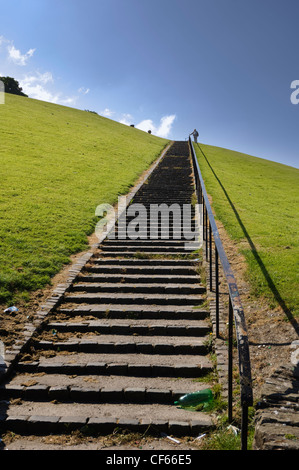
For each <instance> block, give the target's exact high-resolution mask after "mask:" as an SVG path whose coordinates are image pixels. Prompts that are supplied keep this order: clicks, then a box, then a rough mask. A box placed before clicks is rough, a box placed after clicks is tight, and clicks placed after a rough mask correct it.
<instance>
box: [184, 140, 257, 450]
mask: <svg viewBox="0 0 299 470" xmlns="http://www.w3.org/2000/svg"><path fill="white" fill-rule="evenodd" d="M189 145H190V148H191V155H192V161H193V168H194V175H195V185H196V193H197V198H198V202H199V203H200V204H202V206H203V211H202V213H203V237H204V240H205V249H206V259H207V260H208V261H209V269H210V276H209V281H210V290H211V291H212V290H213V248H212V245H213V243H212V239H213V241H214V259H215V264H214V269H215V294H216V296H215V300H216V337H218V338H219V336H220V335H219V302H220V296H219V260H220V262H221V265H222V269H223V273H224V276H225V278H226V282H227V286H228V291H229V314H228V419H229V422H232V419H233V417H232V393H233V373H232V372H233V371H232V368H233V324H234V325H235V334H236V339H237V347H238V357H239V375H240V386H241V390H240V396H241V407H242V423H241V444H242V450H246V449H247V434H248V407H249V406H252V405H253V393H252V379H251V366H250V356H249V340H248V334H247V327H246V322H245V315H244V310H243V307H242V302H241V298H240V294H239V291H238V287H237V283H236V280H235V277H234V273H233V271H232V269H231V266H230V264H229V261H228V259H227V256H226V253H225V250H224V248H223V245H222V242H221V239H220V236H219V232H218V228H217V225H216V222H215V218H214V215H213V212H212V208H211V205H210V202H209V199H208V194H207V191H206V188H205V184H204V180H203V177H202V174H201V171H200V168H199V164H198V160H197V157H196V153H195V150H194V146H193V143H192V140H191V137H189Z"/></svg>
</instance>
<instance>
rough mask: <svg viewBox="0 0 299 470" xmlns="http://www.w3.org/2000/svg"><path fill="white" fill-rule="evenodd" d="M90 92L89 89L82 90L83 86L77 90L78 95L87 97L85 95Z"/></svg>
mask: <svg viewBox="0 0 299 470" xmlns="http://www.w3.org/2000/svg"><path fill="white" fill-rule="evenodd" d="M89 92H90V89H89V88H84V87H83V86H81V88H79V90H78V93H82V95H87V93H89Z"/></svg>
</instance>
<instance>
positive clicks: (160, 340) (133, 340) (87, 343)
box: [32, 334, 208, 357]
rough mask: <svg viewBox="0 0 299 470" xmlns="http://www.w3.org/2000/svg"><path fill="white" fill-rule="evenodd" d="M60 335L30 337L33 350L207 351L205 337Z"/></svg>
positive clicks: (102, 352) (160, 352) (175, 353)
mask: <svg viewBox="0 0 299 470" xmlns="http://www.w3.org/2000/svg"><path fill="white" fill-rule="evenodd" d="M43 336H44V337H45V339H43ZM59 336H60V338H57V337H56V338H55V337H54V335H51V334H46V335H42V337H41V338H39V339H35V340H33V342H32V344H33V347H34V349H35V350H41V349H42V350H47V351H49V350H55V351H70V352H87V353H94V354H95V353H96V354H101V355H102V357H104V356H103V355H106V354H160V355H165V354H166V355H180V354H181V355H189V354H194V355H196V354H198V355H200V354H207V353H208V346H207V338H194V337H193V338H192V337H188V338H185V337H184V336H179V337H167V336H158V337H156V336H141V335H140V336H134V335H132V336H127V335H107V334H106V335H105V334H101V335H98V336H96V335H92V336H91V335H89V336H86V335H83V336H82V337H81V338H78V337H77V338H76V337H71V338H68V337H65V335H63V334H60V335H59ZM52 338H53V339H52ZM54 338H55V339H54Z"/></svg>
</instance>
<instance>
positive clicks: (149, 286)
mask: <svg viewBox="0 0 299 470" xmlns="http://www.w3.org/2000/svg"><path fill="white" fill-rule="evenodd" d="M205 290H206V289H205V287H204V286H201V285H199V284H186V283H185V284H171V283H163V284H162V283H153V282H151V283H145V284H142V283H140V282H139V283H138V282H137V283H134V284H133V283H129V282H127V283H122V282H120V283H115V282H112V283H109V282H101V283H98V282H82V281H81V280H80V282H77V283H76V284H74V285H73V286H72V288H71V290H70V292H94V293H104V292H107V293H108V292H112V293H114V292H117V293H118V294H119V293H132V294H140V293H143V294H165V295H168V294H176V295H189V294H192V295H195V294H203V293H204V292H205Z"/></svg>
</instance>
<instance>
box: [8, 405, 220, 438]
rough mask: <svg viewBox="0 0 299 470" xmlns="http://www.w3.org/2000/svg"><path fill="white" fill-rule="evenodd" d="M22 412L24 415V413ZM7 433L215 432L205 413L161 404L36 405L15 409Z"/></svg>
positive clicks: (169, 433) (188, 433)
mask: <svg viewBox="0 0 299 470" xmlns="http://www.w3.org/2000/svg"><path fill="white" fill-rule="evenodd" d="M20 408H22V414H21V412H20V411H21V410H20ZM2 427H3V429H4V430H5V431H11V432H14V433H17V434H23V435H33V434H35V435H50V434H61V433H63V434H65V433H67V434H68V433H71V432H73V431H76V430H81V429H84V430H85V433H86V432H89V433H90V434H95V435H96V434H102V435H107V434H112V433H113V432H114V431H115V430H116V429H118V430H120V429H123V430H129V431H131V432H139V433H142V434H143V433H145V432H147V434H154V435H157V433H159V435H160V433H162V432H164V433H166V434H167V435H172V436H177V437H179V436H196V435H198V434H199V433H202V432H207V431H209V430H212V429H214V428H215V425H214V423H213V420H212V418H211V417H210V416H209V415H207V414H206V413H204V412H190V411H188V412H187V413H186V411H184V410H181V409H179V408H176V407H174V406H171V405H162V404H154V405H152V404H139V405H137V406H136V405H133V404H123V405H122V406H119V404H114V405H113V404H81V405H80V407H79V408H77V412H76V413H74V408H73V405H72V404H65V403H63V404H52V403H43V402H40V403H35V404H34V405H32V404H31V402H28V404H27V406H26V404H23V406H22V407H17V406H14V407H13V409H11V410H10V412H9V414H8V417H7V419H6V421H4V422H3V425H2Z"/></svg>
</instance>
